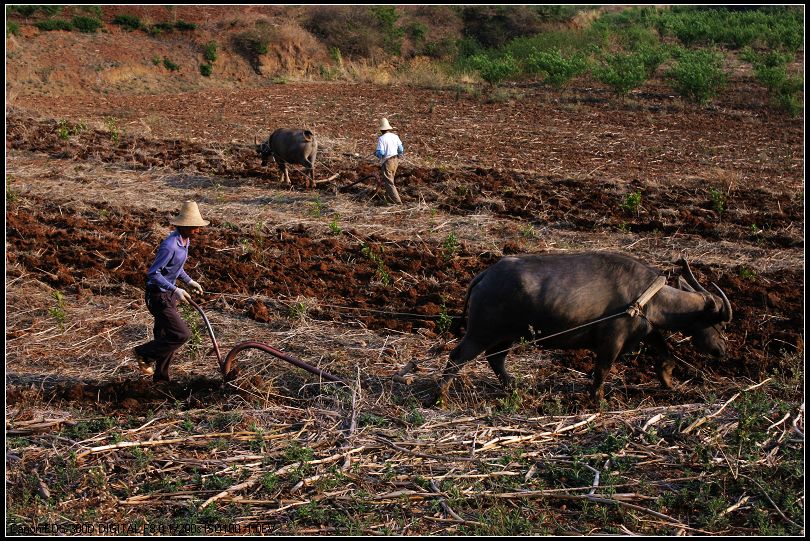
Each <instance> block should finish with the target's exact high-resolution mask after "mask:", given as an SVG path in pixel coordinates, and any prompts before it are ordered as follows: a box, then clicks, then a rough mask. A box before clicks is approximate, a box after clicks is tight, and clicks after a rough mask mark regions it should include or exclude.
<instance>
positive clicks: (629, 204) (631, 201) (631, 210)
mask: <svg viewBox="0 0 810 541" xmlns="http://www.w3.org/2000/svg"><path fill="white" fill-rule="evenodd" d="M620 206H621V208H622V210H623V211H625V212H626V213H627V214H638V213H639V211H640V210H641V190H636V191H635V192H631V193H629V194H627V195H625V196H624V201H623V202H622V203H621V205H620Z"/></svg>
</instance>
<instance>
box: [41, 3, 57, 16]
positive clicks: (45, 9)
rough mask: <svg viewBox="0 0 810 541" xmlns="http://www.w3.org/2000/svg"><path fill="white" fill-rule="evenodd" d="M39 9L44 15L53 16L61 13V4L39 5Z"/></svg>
mask: <svg viewBox="0 0 810 541" xmlns="http://www.w3.org/2000/svg"><path fill="white" fill-rule="evenodd" d="M39 10H40V11H41V12H42V13H44V14H45V15H48V16H50V17H53V16H54V15H59V14H60V13H62V6H53V5H50V6H49V5H45V6H39Z"/></svg>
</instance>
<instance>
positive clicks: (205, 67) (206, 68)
mask: <svg viewBox="0 0 810 541" xmlns="http://www.w3.org/2000/svg"><path fill="white" fill-rule="evenodd" d="M213 71H214V67H213V66H212V65H211V64H200V74H201V75H202V76H203V77H210V76H211V73H213Z"/></svg>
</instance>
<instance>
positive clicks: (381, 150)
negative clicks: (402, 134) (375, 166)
mask: <svg viewBox="0 0 810 541" xmlns="http://www.w3.org/2000/svg"><path fill="white" fill-rule="evenodd" d="M404 153H405V148H404V147H403V146H402V141H401V140H400V138H399V136H397V134H395V133H393V132H390V131H389V132H386V133H384V134H382V135H381V136H380V137H379V139H377V150H376V152H374V155H375V156H377V157H378V158H379V159H380V163H381V164H382V163H383V162H385V160H387V159H388V158H390V157H391V156H399V155H401V154H404Z"/></svg>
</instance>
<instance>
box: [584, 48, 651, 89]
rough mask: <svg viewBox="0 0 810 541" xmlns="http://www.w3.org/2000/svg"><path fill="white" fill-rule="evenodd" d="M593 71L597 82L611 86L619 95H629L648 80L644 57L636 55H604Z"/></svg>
mask: <svg viewBox="0 0 810 541" xmlns="http://www.w3.org/2000/svg"><path fill="white" fill-rule="evenodd" d="M591 71H592V73H593V76H594V78H595V79H596V80H597V81H599V82H600V83H603V84H606V85H608V86H610V87H611V88H613V91H614V92H615V93H616V94H619V95H623V94H627V93H629V92H630V91H631V90H633V89H634V88H638V87H639V86H641V85H642V84H644V81H646V80H647V67H646V66H645V65H644V61H643V60H642V57H641V56H640V55H638V54H635V53H616V54H607V55H604V56H603V57H602V58H601V59H600V62H599V64H597V65H596V66H594V67H593V68H592V70H591Z"/></svg>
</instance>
